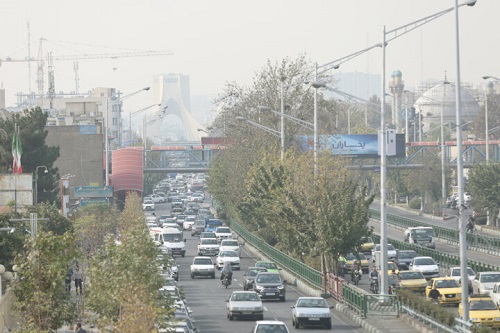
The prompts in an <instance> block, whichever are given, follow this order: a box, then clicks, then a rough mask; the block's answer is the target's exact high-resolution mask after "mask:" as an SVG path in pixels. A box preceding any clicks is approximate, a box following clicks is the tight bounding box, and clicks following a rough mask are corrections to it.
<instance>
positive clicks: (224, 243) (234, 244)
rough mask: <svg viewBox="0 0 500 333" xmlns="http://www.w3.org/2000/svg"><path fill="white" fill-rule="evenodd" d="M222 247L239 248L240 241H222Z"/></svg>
mask: <svg viewBox="0 0 500 333" xmlns="http://www.w3.org/2000/svg"><path fill="white" fill-rule="evenodd" d="M220 245H221V246H239V244H238V241H222V242H221V243H220Z"/></svg>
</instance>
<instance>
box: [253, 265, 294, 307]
mask: <svg viewBox="0 0 500 333" xmlns="http://www.w3.org/2000/svg"><path fill="white" fill-rule="evenodd" d="M253 290H254V291H255V292H257V293H258V294H259V296H260V298H261V299H278V300H280V301H281V302H284V301H285V299H286V288H285V281H283V279H282V278H281V276H280V274H279V273H274V272H260V273H258V274H257V276H256V277H255V279H254V283H253Z"/></svg>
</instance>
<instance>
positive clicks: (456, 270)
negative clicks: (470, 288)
mask: <svg viewBox="0 0 500 333" xmlns="http://www.w3.org/2000/svg"><path fill="white" fill-rule="evenodd" d="M448 276H449V277H452V278H454V279H455V281H457V282H459V283H460V279H461V278H462V276H461V274H460V267H451V268H450V269H449V271H448ZM467 276H468V278H469V283H472V280H474V277H475V276H476V272H474V271H473V270H472V268H470V267H467Z"/></svg>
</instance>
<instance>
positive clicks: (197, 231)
mask: <svg viewBox="0 0 500 333" xmlns="http://www.w3.org/2000/svg"><path fill="white" fill-rule="evenodd" d="M204 231H205V220H199V219H196V220H195V221H194V224H193V225H192V226H191V236H200V235H201V233H202V232H204ZM216 239H217V238H216Z"/></svg>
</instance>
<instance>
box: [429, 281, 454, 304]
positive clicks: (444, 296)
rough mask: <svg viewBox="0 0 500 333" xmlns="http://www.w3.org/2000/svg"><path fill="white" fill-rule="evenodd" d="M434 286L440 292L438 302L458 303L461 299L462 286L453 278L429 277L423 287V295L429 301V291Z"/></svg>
mask: <svg viewBox="0 0 500 333" xmlns="http://www.w3.org/2000/svg"><path fill="white" fill-rule="evenodd" d="M434 287H436V289H437V290H439V293H440V294H441V297H439V298H438V303H439V304H458V303H460V302H461V301H462V288H461V287H460V286H459V284H458V282H457V281H456V280H455V279H453V278H449V277H441V278H433V279H431V280H430V281H429V285H428V286H427V287H426V288H425V296H426V297H427V300H429V301H431V299H430V297H429V293H430V291H431V290H432V288H434Z"/></svg>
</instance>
